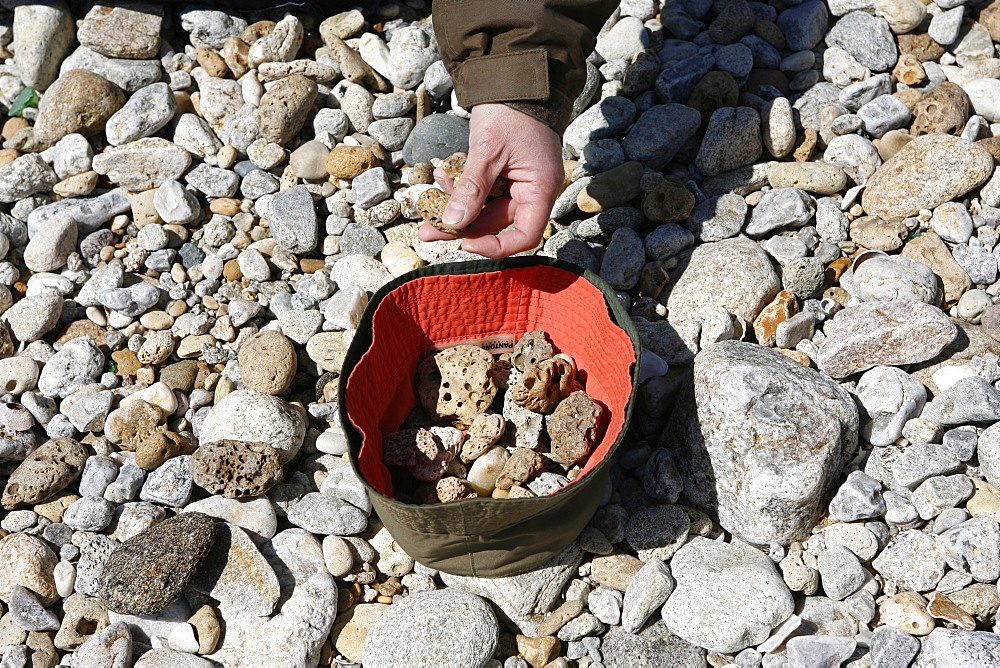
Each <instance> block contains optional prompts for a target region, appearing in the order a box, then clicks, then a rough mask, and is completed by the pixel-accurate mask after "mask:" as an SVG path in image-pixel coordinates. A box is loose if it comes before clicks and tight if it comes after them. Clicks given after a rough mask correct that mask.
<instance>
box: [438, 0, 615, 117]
mask: <svg viewBox="0 0 1000 668" xmlns="http://www.w3.org/2000/svg"><path fill="white" fill-rule="evenodd" d="M617 6H618V2H617V0H435V1H434V7H433V17H434V31H435V34H436V35H437V40H438V46H439V47H440V49H441V57H442V58H443V59H444V63H445V66H446V67H447V68H448V71H449V72H450V73H451V76H452V79H453V80H454V82H455V93H456V95H457V97H458V103H459V104H460V105H462V106H463V107H465V108H467V109H468V108H471V107H473V106H475V105H477V104H484V103H487V102H503V103H508V104H509V105H510V106H511V107H513V108H515V109H517V110H519V111H522V112H524V113H527V114H529V115H531V116H533V117H535V118H537V119H538V120H540V121H542V122H544V123H545V124H546V125H548V126H549V127H551V128H552V129H554V130H555V131H556V132H558V133H560V134H561V133H562V132H563V131H564V130H565V129H566V125H567V123H568V122H569V116H570V113H571V111H572V108H573V101H574V100H575V99H576V98H577V96H578V95H579V94H580V91H582V90H583V85H584V83H585V82H586V78H587V70H586V58H587V56H588V55H589V54H590V52H591V51H593V50H594V44H595V42H596V37H595V36H596V34H597V32H598V31H599V30H600V29H601V26H602V25H603V24H604V22H605V21H606V20H607V19H608V17H609V16H610V15H611V13H612V12H613V11H614V9H615V7H617Z"/></svg>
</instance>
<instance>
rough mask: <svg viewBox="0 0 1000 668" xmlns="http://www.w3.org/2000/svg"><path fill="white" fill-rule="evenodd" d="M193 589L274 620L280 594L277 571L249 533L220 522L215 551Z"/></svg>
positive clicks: (209, 555)
mask: <svg viewBox="0 0 1000 668" xmlns="http://www.w3.org/2000/svg"><path fill="white" fill-rule="evenodd" d="M191 587H193V588H194V589H195V590H196V591H199V592H201V593H202V594H205V595H206V596H211V597H212V598H214V599H215V600H217V601H219V602H220V603H221V604H223V605H227V606H232V607H233V608H235V609H236V610H239V611H240V612H241V613H242V614H246V615H252V616H255V617H268V616H270V615H271V614H272V613H273V612H274V608H275V606H277V604H278V599H279V594H280V590H279V586H278V578H277V576H276V575H275V574H274V570H273V569H272V568H271V566H270V564H268V563H267V560H266V559H265V558H264V556H263V555H262V554H261V553H260V551H259V550H258V549H257V547H256V546H255V545H254V543H253V541H252V540H250V537H249V536H247V534H246V532H245V531H243V529H241V528H240V527H238V526H236V525H235V524H229V523H226V522H219V521H216V523H215V540H214V542H213V544H212V548H211V549H210V550H209V552H208V554H206V555H205V559H204V561H203V562H202V563H201V564H200V565H199V566H198V570H197V572H196V573H195V574H194V576H193V578H192V580H191Z"/></svg>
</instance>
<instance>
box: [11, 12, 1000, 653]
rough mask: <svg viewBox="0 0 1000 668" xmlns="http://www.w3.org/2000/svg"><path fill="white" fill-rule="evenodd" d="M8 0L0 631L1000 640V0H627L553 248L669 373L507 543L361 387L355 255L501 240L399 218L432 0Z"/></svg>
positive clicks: (361, 648)
mask: <svg viewBox="0 0 1000 668" xmlns="http://www.w3.org/2000/svg"><path fill="white" fill-rule="evenodd" d="M0 5H2V7H3V9H2V10H0V55H2V57H3V59H4V62H3V64H2V65H0V105H2V108H3V109H8V110H9V117H8V118H7V120H6V121H5V122H4V124H3V126H2V128H0V135H2V138H3V148H2V150H0V259H2V261H0V311H2V315H0V324H2V326H0V388H2V390H0V391H2V393H3V394H2V397H0V398H2V403H0V484H2V486H3V492H2V498H0V506H2V509H0V564H2V568H0V665H3V666H5V667H7V666H12V667H13V666H18V667H20V666H26V665H31V666H34V667H43V666H55V665H65V666H70V665H72V666H78V667H90V666H94V667H96V666H107V665H129V664H131V663H133V662H134V664H135V665H137V666H143V667H146V668H149V667H151V666H178V665H185V666H192V667H196V666H210V665H220V664H221V665H231V666H237V665H289V666H290V665H317V664H321V665H332V664H334V663H336V664H337V665H351V664H361V663H363V664H364V665H365V666H366V667H367V668H373V667H379V666H398V665H443V663H444V662H445V661H446V660H447V661H449V662H451V665H461V666H490V667H491V668H499V667H500V666H503V667H504V668H526V666H531V667H532V668H540V667H541V666H549V667H552V668H564V667H569V666H579V667H581V668H583V667H586V666H591V667H593V668H599V667H600V666H608V667H610V666H662V665H664V664H665V663H666V662H668V661H669V662H670V663H672V664H676V665H684V666H700V665H706V664H711V665H712V666H716V667H721V666H733V665H735V666H740V667H741V668H756V667H757V666H765V667H767V668H772V667H775V668H776V667H779V666H812V665H824V666H832V665H850V666H856V667H858V668H862V667H864V666H870V665H871V666H906V665H911V664H912V665H915V666H933V665H949V666H970V667H971V666H975V667H977V668H978V667H980V666H985V665H996V664H997V662H998V661H1000V658H998V657H1000V635H998V634H997V630H998V629H997V619H996V615H997V609H998V607H1000V595H998V591H997V579H998V577H1000V547H998V545H1000V523H998V521H1000V427H997V426H996V424H997V423H998V422H1000V390H998V389H997V383H998V381H1000V304H996V303H995V302H996V300H997V297H998V295H1000V281H998V257H1000V253H998V252H997V246H998V242H1000V233H998V230H997V225H998V221H1000V172H997V171H996V170H995V164H996V161H997V158H998V157H1000V141H998V139H997V137H1000V78H998V77H1000V57H997V53H996V48H997V46H996V41H995V40H998V39H1000V2H996V1H994V2H989V1H986V2H980V1H977V0H970V1H968V2H964V1H963V0H933V2H929V1H925V0H805V1H798V0H767V1H760V2H750V1H748V0H718V1H715V0H665V1H663V2H660V1H659V0H624V1H623V2H622V3H621V6H620V8H619V9H618V10H617V11H616V12H615V14H614V16H613V17H612V18H611V19H610V20H609V22H608V24H607V25H606V27H605V29H604V30H603V31H602V32H601V34H600V36H599V38H598V40H597V46H596V51H595V53H594V54H592V55H591V57H590V58H589V60H588V65H587V69H588V79H587V85H586V88H585V90H584V92H583V94H582V95H581V97H580V99H579V100H578V101H577V104H576V106H575V109H574V113H575V117H574V120H573V121H572V123H571V124H570V126H569V128H568V129H567V130H566V132H565V134H564V136H563V145H564V152H565V156H564V157H565V158H566V162H565V166H566V172H567V186H566V188H565V190H564V192H563V193H562V194H561V195H560V197H559V199H558V201H557V202H556V204H555V206H554V209H553V211H552V215H551V218H552V222H551V224H550V225H549V228H548V230H547V232H546V237H545V240H544V243H543V244H542V245H541V247H540V248H539V249H537V250H536V252H537V253H539V254H542V255H545V256H550V257H558V258H561V259H564V260H567V261H571V262H575V263H576V264H579V265H581V266H583V267H586V268H588V269H591V270H593V271H595V272H598V273H599V274H600V275H601V276H602V277H603V278H604V279H605V280H606V281H607V282H608V283H609V284H611V285H612V286H613V287H614V288H615V289H616V290H618V291H619V292H620V295H621V299H622V301H623V303H624V304H625V305H626V306H627V307H628V309H629V310H630V312H631V314H632V316H633V319H634V321H635V323H636V327H637V330H638V332H639V335H640V337H641V340H642V345H643V348H644V351H643V352H644V354H643V358H642V368H641V376H642V384H641V385H640V387H639V391H638V394H637V397H636V408H635V413H634V419H633V420H632V424H631V429H630V432H629V434H628V435H627V438H626V439H625V442H624V443H623V445H622V447H621V448H620V450H619V451H618V453H616V455H615V460H614V463H613V467H612V474H611V478H612V485H611V486H610V487H609V488H608V490H607V492H606V496H605V498H604V499H603V500H602V503H601V506H600V508H599V509H598V511H597V513H596V514H595V516H594V518H593V520H592V522H591V523H590V525H588V527H587V528H586V529H585V530H584V532H583V533H582V534H581V536H580V537H579V539H578V540H577V541H575V542H574V543H573V544H571V545H570V546H568V547H567V548H566V550H564V551H563V552H562V553H561V554H560V555H558V556H557V557H556V558H554V559H553V560H552V561H551V562H550V563H548V564H546V565H545V566H544V567H542V568H539V569H536V570H534V571H531V572H529V573H526V574H524V575H520V576H514V577H507V578H498V579H487V578H478V577H459V576H453V575H450V574H447V573H442V572H437V571H435V570H433V569H431V568H428V567H427V566H425V565H423V564H420V563H416V562H414V560H413V559H412V558H411V557H410V556H409V555H407V554H406V553H405V551H403V550H402V549H401V548H400V547H399V546H398V545H397V544H396V543H395V542H394V541H393V538H392V536H391V535H389V533H388V532H387V531H386V530H385V529H384V528H383V527H382V525H381V522H380V521H379V519H378V518H377V517H376V516H375V515H374V514H372V512H371V505H370V502H369V500H368V498H367V496H366V495H365V491H364V488H363V486H362V485H361V483H360V481H359V480H358V479H357V477H356V475H355V474H354V472H353V469H352V467H351V466H350V465H349V463H348V462H347V460H346V459H345V456H346V455H345V450H346V440H345V438H344V431H343V429H342V425H340V424H339V418H338V416H337V411H336V401H337V376H338V373H339V371H340V367H341V364H342V361H343V357H344V354H345V350H346V348H347V346H348V345H349V342H350V341H351V338H352V333H353V330H354V328H355V327H356V326H357V323H358V320H359V318H360V315H361V313H362V311H363V310H364V307H365V306H366V304H367V301H368V296H369V295H370V294H371V293H372V292H373V291H375V290H377V289H378V288H379V287H380V286H381V285H383V284H385V283H386V282H387V281H389V280H391V279H392V278H393V277H395V276H399V275H402V274H403V273H405V272H407V271H409V270H411V269H414V268H417V267H420V266H423V265H425V264H428V263H437V262H442V261H452V260H462V259H470V258H473V257H475V256H471V255H469V254H468V253H464V252H462V251H461V250H459V245H460V241H458V240H454V241H451V240H449V241H444V242H435V243H423V242H421V241H419V239H418V238H417V234H416V230H417V227H418V225H419V221H420V220H421V219H422V218H424V216H422V215H421V211H420V210H418V202H419V200H420V198H421V195H422V194H423V193H424V192H425V191H427V190H429V189H431V188H433V167H434V164H435V161H439V160H443V159H445V158H446V157H447V156H449V155H451V154H452V153H454V152H456V151H463V150H466V149H467V147H468V112H467V110H464V109H461V108H459V107H458V106H457V103H456V101H455V97H454V94H453V91H452V88H451V81H450V79H449V77H448V75H447V72H446V70H445V68H444V66H443V64H442V62H441V60H440V58H439V54H438V51H437V47H436V42H435V38H434V31H433V27H432V24H431V23H430V21H429V20H428V17H429V14H430V7H429V6H427V5H426V4H425V2H424V0H406V1H405V2H402V3H399V2H385V3H365V11H363V12H362V11H358V10H354V11H349V12H345V13H342V14H337V15H334V16H317V15H315V14H314V13H312V12H310V11H298V12H297V11H296V10H295V9H294V8H289V7H285V8H281V9H277V10H272V11H268V12H257V13H253V12H247V13H239V12H236V11H220V10H215V9H206V8H204V7H200V6H195V5H191V6H185V5H170V6H169V7H167V8H165V9H160V8H157V7H155V6H151V5H145V4H138V3H129V2H106V3H102V4H97V5H94V6H92V7H91V6H87V5H85V4H84V3H73V5H72V7H73V8H72V10H71V9H70V7H69V6H67V5H66V4H64V3H63V2H62V1H61V0H54V1H53V2H46V3H41V4H31V3H14V2H3V3H0ZM425 202H426V200H425ZM431 217H433V216H431Z"/></svg>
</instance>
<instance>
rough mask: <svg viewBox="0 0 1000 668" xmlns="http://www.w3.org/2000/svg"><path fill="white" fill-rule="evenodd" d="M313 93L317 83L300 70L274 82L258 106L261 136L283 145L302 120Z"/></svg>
mask: <svg viewBox="0 0 1000 668" xmlns="http://www.w3.org/2000/svg"><path fill="white" fill-rule="evenodd" d="M316 95H317V88H316V83H315V82H313V81H310V80H309V79H307V78H305V77H304V76H302V75H300V74H293V75H291V76H289V77H286V78H284V79H281V80H280V81H277V82H275V84H274V86H273V87H272V88H270V89H268V91H267V92H266V93H264V95H263V97H261V100H260V106H259V107H258V108H257V123H258V125H259V127H260V134H261V137H263V138H265V139H267V140H269V141H272V142H275V143H276V144H280V145H282V146H283V145H284V144H285V143H287V142H288V141H289V140H291V139H292V137H294V136H295V135H296V134H298V132H299V130H301V129H302V126H303V124H305V122H306V119H307V118H308V116H309V113H310V112H311V111H312V108H313V102H315V101H316Z"/></svg>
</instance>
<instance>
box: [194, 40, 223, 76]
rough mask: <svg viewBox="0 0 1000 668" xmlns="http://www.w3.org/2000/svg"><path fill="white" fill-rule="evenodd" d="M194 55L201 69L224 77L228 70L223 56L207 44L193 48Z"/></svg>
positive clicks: (212, 74)
mask: <svg viewBox="0 0 1000 668" xmlns="http://www.w3.org/2000/svg"><path fill="white" fill-rule="evenodd" d="M194 57H195V60H197V61H198V64H199V65H201V67H202V69H203V70H205V71H206V72H207V73H208V74H209V75H211V76H213V77H217V78H221V77H224V76H226V72H227V71H228V70H229V67H228V66H227V65H226V61H225V60H224V59H223V57H222V56H220V55H219V54H218V53H216V52H215V51H213V50H212V49H210V48H208V47H207V46H199V47H197V48H196V49H195V50H194Z"/></svg>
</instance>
